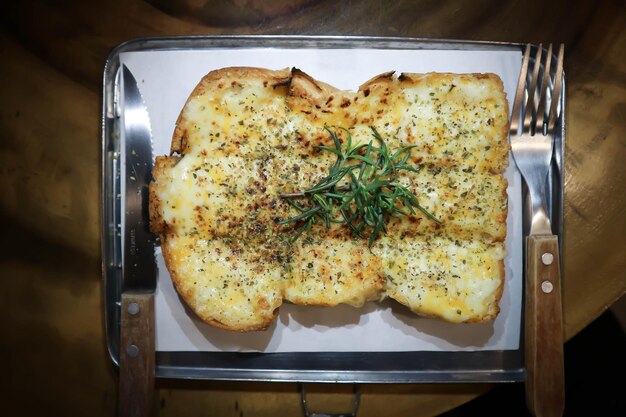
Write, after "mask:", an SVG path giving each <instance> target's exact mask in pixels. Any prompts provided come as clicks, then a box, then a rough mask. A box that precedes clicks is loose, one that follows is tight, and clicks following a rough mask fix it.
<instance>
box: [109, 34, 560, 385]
mask: <svg viewBox="0 0 626 417" xmlns="http://www.w3.org/2000/svg"><path fill="white" fill-rule="evenodd" d="M525 45H526V44H525V43H512V42H497V41H474V40H458V39H440V38H417V37H384V36H344V35H323V36H317V35H211V36H202V35H200V36H164V37H142V38H135V39H130V40H127V41H124V42H122V43H120V44H118V45H117V46H115V47H114V48H113V49H112V50H111V52H110V53H109V55H108V57H107V59H106V62H105V65H104V70H103V79H102V97H101V99H102V102H101V106H102V107H101V116H102V119H101V141H102V142H101V148H100V151H101V155H100V162H101V181H102V183H101V185H102V193H101V213H100V214H101V256H102V258H101V259H102V265H101V266H102V279H103V292H102V295H103V305H104V321H105V323H104V324H105V334H106V343H107V350H108V354H109V358H110V359H111V361H112V363H113V365H114V366H116V367H117V366H119V319H118V318H119V294H120V291H121V288H120V282H121V262H120V260H121V254H119V253H117V254H116V248H115V247H114V244H113V243H112V239H109V238H110V237H111V236H112V230H114V229H115V224H116V218H115V211H116V210H115V204H114V203H115V197H114V196H115V195H116V194H115V185H114V184H110V182H111V181H107V179H108V178H112V174H113V173H114V172H115V169H116V165H115V164H116V163H117V162H116V161H117V155H116V147H117V149H119V143H116V140H117V142H119V137H118V138H116V137H115V135H114V134H113V132H114V131H115V129H116V121H117V117H116V114H117V115H119V108H118V103H117V97H116V94H115V91H116V90H115V84H116V83H117V80H116V74H117V70H118V69H119V55H120V54H121V53H123V52H138V51H144V52H147V51H153V50H188V49H190V48H192V47H193V48H192V49H220V48H226V47H228V48H233V47H234V48H237V47H240V48H250V47H252V48H255V47H257V48H269V47H274V48H281V47H282V48H284V49H288V47H289V46H292V47H295V46H298V47H300V48H302V47H306V48H308V49H316V48H317V49H319V48H325V49H338V48H341V47H345V48H357V47H363V48H369V49H447V50H517V49H519V50H520V52H521V51H522V50H523V48H524V46H525ZM537 47H538V46H537V45H533V48H537ZM564 84H565V81H564ZM565 91H566V88H563V89H562V91H561V97H560V100H561V108H562V109H563V110H562V111H561V115H560V123H559V126H560V135H558V140H557V144H558V146H556V147H555V149H556V150H555V156H556V157H555V158H553V163H552V166H553V169H552V172H551V173H550V184H551V187H552V198H551V204H550V212H551V218H552V220H553V228H554V229H555V234H557V235H558V236H559V244H560V252H561V257H560V259H561V263H563V250H562V241H563V239H562V235H563V209H562V208H563V203H564V187H563V177H564V176H563V170H564V166H563V160H564V149H565V145H564V144H565ZM117 168H119V166H118V167H117ZM555 181H556V183H555ZM117 211H118V214H117V215H118V216H121V214H119V210H117ZM526 217H527V216H526V215H524V218H523V223H524V224H523V230H524V235H526V224H527V218H526ZM113 240H114V239H113ZM561 269H562V268H561ZM524 275H525V274H524ZM523 298H524V295H522V312H523V308H524V307H523V304H524V303H523ZM521 329H522V331H521V332H520V344H519V347H518V349H517V350H494V351H474V352H467V351H465V352H430V351H418V352H319V353H314V354H313V355H312V354H311V353H301V352H294V353H257V354H255V353H238V352H163V351H157V352H156V369H155V374H156V377H158V378H168V379H172V378H174V379H177V378H183V379H203V380H232V381H270V382H318V383H330V382H333V383H334V382H342V383H455V382H463V383H468V382H476V383H484V382H520V381H523V380H524V378H525V372H524V363H523V356H524V355H523V349H524V346H523V345H524V343H523V342H524V340H523V339H524V338H523V314H522V322H521ZM242 355H243V356H242ZM312 356H313V359H311V358H312ZM392 356H393V358H391V357H392ZM398 356H406V358H403V359H407V360H416V359H417V360H418V361H420V362H423V363H424V364H430V367H426V366H425V367H424V368H421V369H414V368H412V369H395V368H394V365H397V362H398V361H397V360H396V359H394V358H398ZM243 357H245V361H244V362H246V364H247V365H249V366H246V367H238V366H234V364H233V362H241V360H240V359H242V358H243ZM368 357H369V358H368ZM305 359H306V360H307V361H308V363H309V366H307V367H305V366H302V363H303V360H305ZM368 359H369V360H370V361H371V360H372V359H376V360H377V366H369V367H368V366H361V367H360V368H359V369H356V368H355V369H345V368H346V367H345V366H340V367H337V365H338V364H346V363H348V362H350V361H353V362H354V361H356V362H359V361H365V362H368ZM450 359H453V360H452V361H451V362H454V363H453V364H452V365H448V366H445V364H442V362H444V363H445V362H450ZM457 360H460V361H462V362H463V363H462V365H464V367H462V366H458V364H457V365H456V366H455V363H456V361H457ZM293 362H295V363H296V365H297V364H298V363H299V364H300V365H297V366H294V363H293ZM497 363H500V364H502V363H507V364H508V367H507V368H506V369H504V368H502V367H501V368H498V367H494V366H485V367H482V366H472V364H474V365H476V364H479V365H480V364H487V365H489V364H491V365H494V364H497ZM298 366H299V367H298ZM381 366H382V368H381Z"/></svg>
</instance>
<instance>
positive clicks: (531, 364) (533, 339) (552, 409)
mask: <svg viewBox="0 0 626 417" xmlns="http://www.w3.org/2000/svg"><path fill="white" fill-rule="evenodd" d="M559 263H560V261H559V243H558V239H557V237H556V236H529V237H528V238H527V240H526V294H525V317H524V319H525V335H524V340H525V363H526V402H527V404H528V408H529V410H530V411H531V412H532V413H533V414H534V415H535V416H537V417H552V416H562V415H563V410H564V407H565V387H564V366H563V313H562V310H561V273H560V266H559Z"/></svg>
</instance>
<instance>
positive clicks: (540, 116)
mask: <svg viewBox="0 0 626 417" xmlns="http://www.w3.org/2000/svg"><path fill="white" fill-rule="evenodd" d="M551 69H552V44H550V45H549V46H548V54H547V55H546V63H545V65H544V66H543V79H542V80H541V95H540V97H539V105H538V106H537V119H536V120H535V132H539V133H542V132H543V122H544V118H545V112H546V108H545V107H546V100H547V96H548V88H550V70H551Z"/></svg>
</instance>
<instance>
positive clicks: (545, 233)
mask: <svg viewBox="0 0 626 417" xmlns="http://www.w3.org/2000/svg"><path fill="white" fill-rule="evenodd" d="M530 52H531V45H530V44H527V45H526V50H525V52H524V58H523V61H522V69H521V72H520V78H519V83H518V86H517V92H516V94H515V101H514V102H513V110H512V112H511V124H510V130H509V134H510V142H511V153H512V155H513V159H514V160H515V163H516V165H517V167H518V169H519V171H520V173H521V174H522V178H523V179H524V182H525V183H526V185H527V188H528V195H529V197H530V203H531V209H532V211H531V213H532V217H531V224H530V231H529V233H528V236H527V237H526V239H525V243H526V280H525V310H524V311H525V316H524V344H525V352H524V354H525V358H524V359H525V371H526V382H525V384H526V385H525V388H526V403H527V406H528V408H529V410H530V411H531V412H532V413H533V414H534V415H535V416H537V417H544V416H562V415H563V411H564V407H565V389H564V365H563V317H562V309H561V274H560V259H559V242H558V236H556V235H555V234H553V233H552V227H551V225H550V217H549V215H548V209H547V204H546V179H547V175H548V172H549V169H550V163H551V161H552V154H553V146H554V132H555V125H556V120H557V116H558V115H557V112H558V111H559V110H560V111H561V112H562V111H563V109H560V108H559V101H560V97H561V88H562V85H563V55H564V46H563V44H561V45H560V47H559V53H558V59H557V62H556V69H555V68H554V65H553V59H552V44H550V45H549V47H548V51H547V53H546V54H545V56H544V57H543V59H542V54H543V46H542V45H541V44H539V47H538V48H537V52H536V54H535V59H534V67H533V69H532V73H531V74H530V76H528V65H529V61H530ZM524 100H525V103H524V105H522V101H524ZM548 102H549V106H548Z"/></svg>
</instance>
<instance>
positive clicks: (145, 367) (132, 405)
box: [118, 293, 155, 417]
mask: <svg viewBox="0 0 626 417" xmlns="http://www.w3.org/2000/svg"><path fill="white" fill-rule="evenodd" d="M121 309H122V310H121V328H120V370H119V372H120V375H119V378H120V380H119V397H118V400H119V404H118V406H119V416H120V417H146V416H149V415H151V413H152V408H153V407H152V405H153V393H154V357H155V351H154V294H140V293H122V305H121Z"/></svg>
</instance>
